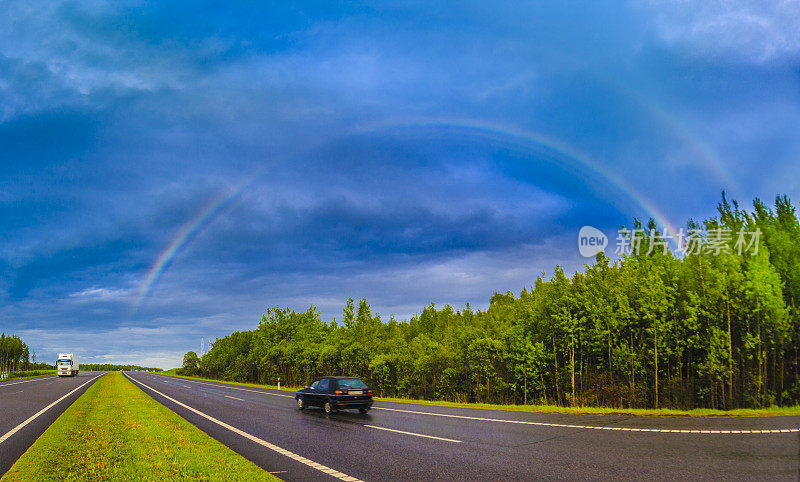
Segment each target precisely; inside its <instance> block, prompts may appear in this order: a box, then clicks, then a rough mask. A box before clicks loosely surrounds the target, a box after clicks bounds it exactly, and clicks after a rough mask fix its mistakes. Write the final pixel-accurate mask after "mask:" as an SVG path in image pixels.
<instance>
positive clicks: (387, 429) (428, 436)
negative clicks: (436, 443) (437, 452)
mask: <svg viewBox="0 0 800 482" xmlns="http://www.w3.org/2000/svg"><path fill="white" fill-rule="evenodd" d="M364 426H365V427H369V428H377V429H378V430H386V431H387V432H396V433H402V434H405V435H413V436H415V437H425V438H432V439H435V440H443V441H445V442H453V443H457V444H460V443H461V440H455V439H451V438H444V437H434V436H433V435H424V434H421V433H414V432H406V431H405V430H395V429H393V428H386V427H376V426H375V425H364Z"/></svg>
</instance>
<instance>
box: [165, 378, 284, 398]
mask: <svg viewBox="0 0 800 482" xmlns="http://www.w3.org/2000/svg"><path fill="white" fill-rule="evenodd" d="M151 375H154V374H152V373H151ZM158 376H161V377H169V375H158ZM182 380H187V379H186V378H183V379H182ZM188 380H189V381H190V382H192V383H199V384H201V385H210V386H212V387H217V388H230V389H231V390H241V391H243V392H253V393H260V394H262V395H271V396H273V397H284V398H294V395H283V394H280V393H269V392H264V391H261V390H248V389H247V388H239V387H232V386H230V385H226V384H224V383H206V382H201V381H198V380H192V379H191V378H189V379H188ZM184 386H186V385H184ZM187 388H190V387H187Z"/></svg>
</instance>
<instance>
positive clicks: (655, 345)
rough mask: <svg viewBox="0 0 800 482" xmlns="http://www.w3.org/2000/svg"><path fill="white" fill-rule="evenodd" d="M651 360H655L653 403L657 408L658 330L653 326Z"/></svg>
mask: <svg viewBox="0 0 800 482" xmlns="http://www.w3.org/2000/svg"><path fill="white" fill-rule="evenodd" d="M653 348H654V350H653V361H654V362H655V373H654V375H655V381H656V383H655V395H656V398H655V404H656V409H658V330H657V329H656V327H655V326H653Z"/></svg>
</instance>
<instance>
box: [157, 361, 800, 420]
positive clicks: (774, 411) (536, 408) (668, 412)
mask: <svg viewBox="0 0 800 482" xmlns="http://www.w3.org/2000/svg"><path fill="white" fill-rule="evenodd" d="M170 372H171V373H170ZM161 374H162V375H167V376H171V377H177V378H188V379H190V380H201V381H207V382H217V383H227V384H229V385H240V386H243V387H254V388H270V389H273V390H277V389H278V387H277V386H275V385H261V384H257V383H244V382H231V381H228V380H215V379H213V378H204V377H194V376H186V375H176V374H175V373H174V370H167V371H165V372H162V373H161ZM280 389H281V391H286V392H294V391H297V390H299V387H284V386H282V387H281V388H280ZM375 400H378V401H382V402H398V403H413V404H417V405H432V406H439V407H456V408H477V409H483V410H500V411H505V412H531V413H573V414H596V415H611V414H626V415H642V416H649V417H666V416H668V417H778V416H798V415H800V405H796V406H794V407H769V408H737V409H734V410H714V409H710V408H695V409H694V410H675V409H671V408H659V409H652V408H606V407H561V406H558V405H498V404H493V403H462V402H447V401H439V400H416V399H411V398H396V397H375Z"/></svg>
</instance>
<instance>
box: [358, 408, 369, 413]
mask: <svg viewBox="0 0 800 482" xmlns="http://www.w3.org/2000/svg"><path fill="white" fill-rule="evenodd" d="M358 411H359V412H361V413H367V412H369V409H368V408H359V409H358Z"/></svg>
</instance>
